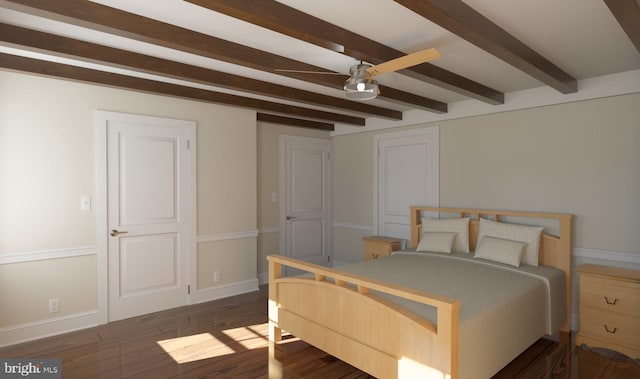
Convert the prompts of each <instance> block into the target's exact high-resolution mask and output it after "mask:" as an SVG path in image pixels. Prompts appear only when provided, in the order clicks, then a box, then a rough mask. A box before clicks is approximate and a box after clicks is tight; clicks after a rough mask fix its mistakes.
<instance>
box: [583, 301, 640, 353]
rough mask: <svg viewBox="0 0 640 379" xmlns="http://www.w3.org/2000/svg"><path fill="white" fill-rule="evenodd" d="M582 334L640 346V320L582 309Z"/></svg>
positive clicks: (601, 311) (586, 308)
mask: <svg viewBox="0 0 640 379" xmlns="http://www.w3.org/2000/svg"><path fill="white" fill-rule="evenodd" d="M580 333H584V334H587V335H592V336H594V337H599V338H604V339H607V340H611V341H613V342H617V343H623V344H629V345H639V344H640V318H639V317H633V316H627V315H623V314H618V313H613V312H609V311H606V310H602V309H594V308H588V307H584V306H583V305H581V307H580Z"/></svg>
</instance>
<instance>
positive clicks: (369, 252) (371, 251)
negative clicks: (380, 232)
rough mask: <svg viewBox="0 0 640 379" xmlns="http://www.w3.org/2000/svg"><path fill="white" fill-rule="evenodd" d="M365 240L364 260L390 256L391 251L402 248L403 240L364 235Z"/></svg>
mask: <svg viewBox="0 0 640 379" xmlns="http://www.w3.org/2000/svg"><path fill="white" fill-rule="evenodd" d="M362 240H363V241H364V260H365V261H368V260H369V259H378V258H382V257H388V256H389V255H391V252H393V251H396V250H400V245H401V243H402V240H401V239H399V238H391V237H382V236H369V237H362Z"/></svg>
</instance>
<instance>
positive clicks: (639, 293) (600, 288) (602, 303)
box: [580, 277, 640, 317]
mask: <svg viewBox="0 0 640 379" xmlns="http://www.w3.org/2000/svg"><path fill="white" fill-rule="evenodd" d="M580 280H581V281H580V305H584V306H588V307H593V308H598V309H602V310H606V311H611V312H617V313H623V314H627V315H637V316H639V317H640V288H633V287H629V286H622V285H619V284H617V283H615V282H611V281H609V280H606V279H601V278H591V277H582V278H581V279H580Z"/></svg>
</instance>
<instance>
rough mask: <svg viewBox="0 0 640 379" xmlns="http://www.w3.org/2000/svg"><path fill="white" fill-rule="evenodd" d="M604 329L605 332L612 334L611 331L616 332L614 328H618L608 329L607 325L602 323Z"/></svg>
mask: <svg viewBox="0 0 640 379" xmlns="http://www.w3.org/2000/svg"><path fill="white" fill-rule="evenodd" d="M604 330H605V331H606V332H607V333H611V334H613V333H615V332H616V330H618V328H613V330H609V327H608V326H607V324H604Z"/></svg>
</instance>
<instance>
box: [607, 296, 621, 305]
mask: <svg viewBox="0 0 640 379" xmlns="http://www.w3.org/2000/svg"><path fill="white" fill-rule="evenodd" d="M604 301H605V302H606V303H607V304H609V305H616V303H617V302H618V299H616V298H615V297H614V298H613V301H610V300H609V298H608V297H606V296H605V297H604Z"/></svg>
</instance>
